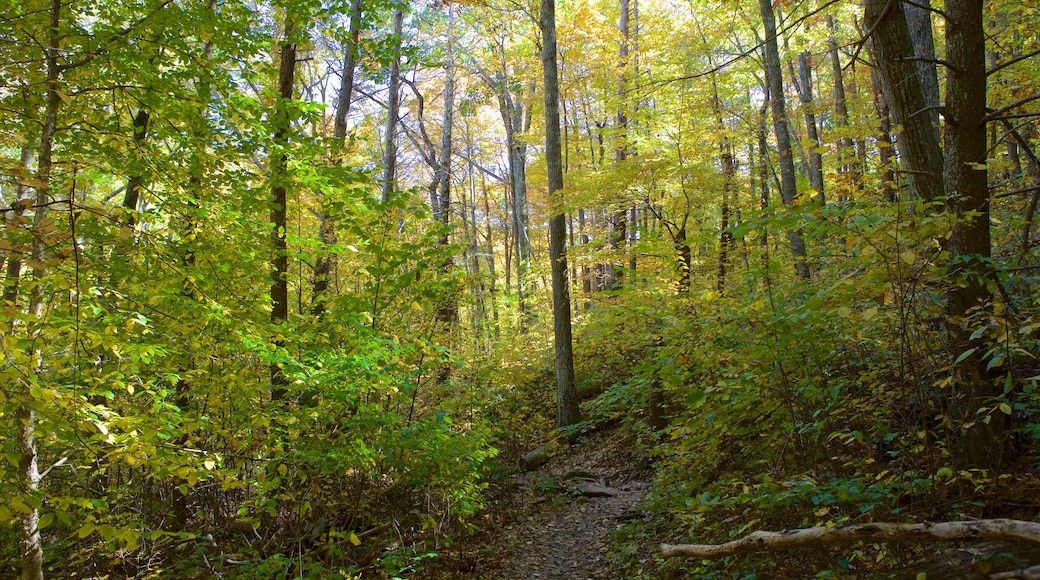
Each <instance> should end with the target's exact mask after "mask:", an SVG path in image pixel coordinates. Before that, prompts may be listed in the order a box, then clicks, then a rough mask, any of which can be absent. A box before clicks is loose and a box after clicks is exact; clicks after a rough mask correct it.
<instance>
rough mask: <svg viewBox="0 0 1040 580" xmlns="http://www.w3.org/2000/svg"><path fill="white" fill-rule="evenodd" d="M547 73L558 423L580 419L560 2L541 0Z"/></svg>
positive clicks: (550, 253) (546, 91) (544, 72)
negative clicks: (563, 142)
mask: <svg viewBox="0 0 1040 580" xmlns="http://www.w3.org/2000/svg"><path fill="white" fill-rule="evenodd" d="M539 20H540V24H541V28H542V73H543V76H544V83H545V159H546V165H547V169H548V182H549V202H550V208H551V209H550V213H551V215H552V217H550V218H549V261H550V265H551V268H552V294H553V337H554V340H555V351H556V357H555V358H556V364H555V366H556V426H557V427H566V426H568V425H573V424H574V423H577V422H578V419H579V415H578V391H577V386H576V385H575V380H574V352H573V347H572V340H571V300H570V291H569V289H568V284H567V248H566V237H567V223H566V218H565V217H564V211H563V157H562V155H561V151H560V84H559V78H558V76H557V71H556V2H555V0H542V6H541V14H540V19H539Z"/></svg>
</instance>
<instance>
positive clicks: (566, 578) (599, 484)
mask: <svg viewBox="0 0 1040 580" xmlns="http://www.w3.org/2000/svg"><path fill="white" fill-rule="evenodd" d="M635 448H636V446H635V445H634V443H633V442H632V441H630V440H627V438H625V437H624V436H622V435H619V434H617V433H610V432H607V433H598V434H594V435H591V436H588V437H587V438H585V439H584V440H583V441H582V442H581V443H580V444H578V445H571V446H565V447H562V448H560V449H558V450H557V452H556V453H555V455H554V456H553V458H552V459H551V460H550V461H549V462H548V463H547V464H546V465H545V466H543V467H542V468H541V469H539V470H538V471H536V472H528V473H527V474H525V475H523V476H520V477H517V478H516V479H515V480H514V484H515V485H516V486H517V499H519V500H520V504H521V505H522V506H526V508H528V509H529V510H530V511H529V514H530V515H528V516H527V518H526V520H524V521H521V522H518V523H517V524H515V525H514V526H513V527H512V529H511V530H507V531H506V533H505V534H503V536H502V539H503V540H504V541H503V542H502V543H501V544H502V551H503V552H504V553H505V554H507V555H506V557H505V558H503V559H502V560H501V561H500V562H499V565H500V566H501V568H499V569H498V570H497V574H494V575H491V577H492V578H498V579H500V580H522V579H538V580H586V579H601V578H612V577H613V575H612V574H611V573H610V567H609V563H608V561H607V549H608V540H609V535H610V533H611V532H612V531H614V530H615V529H616V528H617V527H619V526H621V525H623V524H624V523H625V522H626V521H629V520H632V519H636V518H641V517H642V513H641V512H640V510H639V502H640V500H641V499H642V497H643V493H644V492H645V490H646V488H647V484H646V483H645V482H644V481H643V480H642V479H641V478H640V476H642V475H645V474H642V473H639V471H638V470H637V469H636V468H635V467H634V465H635V464H636V463H637V460H636V459H635V457H634V455H633V452H634V451H635Z"/></svg>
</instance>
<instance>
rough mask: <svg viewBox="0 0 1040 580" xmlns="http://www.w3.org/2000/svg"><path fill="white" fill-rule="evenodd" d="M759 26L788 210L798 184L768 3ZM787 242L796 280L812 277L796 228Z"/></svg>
mask: <svg viewBox="0 0 1040 580" xmlns="http://www.w3.org/2000/svg"><path fill="white" fill-rule="evenodd" d="M758 6H759V10H760V11H761V14H762V23H763V25H764V26H765V34H766V38H765V41H764V47H763V48H764V52H765V60H764V62H763V67H764V68H765V74H766V84H767V85H768V87H769V104H770V106H771V107H772V109H773V134H774V135H775V136H776V148H777V152H778V153H779V155H780V198H781V200H782V201H783V202H784V205H785V206H788V207H791V206H793V205H794V203H795V200H796V199H797V198H798V184H797V182H796V180H795V174H794V155H793V152H792V150H791V135H790V133H789V132H788V129H787V107H786V104H785V99H784V83H783V73H782V72H781V68H780V50H779V48H778V46H777V41H776V36H777V34H776V16H775V15H774V13H773V4H772V2H771V0H759V2H758ZM787 241H788V243H789V244H790V246H791V255H792V256H794V269H795V272H796V273H797V274H798V277H799V278H803V279H808V278H809V277H810V276H811V273H810V270H809V264H808V262H806V249H805V239H804V238H802V234H801V232H800V231H799V230H798V229H797V228H792V229H789V230H788V231H787Z"/></svg>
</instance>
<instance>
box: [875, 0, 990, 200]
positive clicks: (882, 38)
mask: <svg viewBox="0 0 1040 580" xmlns="http://www.w3.org/2000/svg"><path fill="white" fill-rule="evenodd" d="M863 20H864V23H865V25H866V26H867V28H868V29H872V30H873V31H874V33H873V35H872V36H871V40H872V42H871V46H872V47H873V54H874V56H875V61H876V64H877V66H878V69H879V71H880V73H881V82H882V89H883V91H884V94H885V99H884V100H885V101H887V102H888V104H889V105H890V108H891V112H892V116H893V119H894V121H895V124H896V126H898V127H901V128H902V130H901V132H900V133H899V136H898V139H897V141H896V146H897V147H898V148H899V153H900V159H901V160H902V163H903V166H904V169H905V171H906V173H907V177H908V180H909V182H910V189H911V193H912V194H913V195H915V196H916V197H919V198H921V199H923V200H925V201H927V202H930V201H933V200H937V199H939V198H940V197H941V196H942V195H943V186H942V174H943V170H942V167H943V161H942V152H941V151H940V150H939V142H938V140H937V139H936V133H935V131H934V128H933V127H932V124H931V122H930V121H929V118H928V116H927V115H924V114H919V113H921V111H924V110H925V109H926V108H927V102H926V101H925V97H924V92H923V91H922V90H921V83H920V82H919V81H918V72H917V66H916V65H915V64H914V59H915V58H916V57H915V54H914V49H913V46H912V44H911V43H910V33H909V31H908V30H907V26H906V19H905V18H904V17H903V11H902V10H899V9H898V4H897V3H895V2H891V1H890V0H865V1H864V9H863ZM983 141H985V139H983Z"/></svg>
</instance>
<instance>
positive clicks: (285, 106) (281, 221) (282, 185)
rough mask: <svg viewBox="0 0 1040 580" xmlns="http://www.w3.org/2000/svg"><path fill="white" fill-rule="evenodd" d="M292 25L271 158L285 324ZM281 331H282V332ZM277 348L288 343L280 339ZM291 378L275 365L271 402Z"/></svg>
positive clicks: (275, 282)
mask: <svg viewBox="0 0 1040 580" xmlns="http://www.w3.org/2000/svg"><path fill="white" fill-rule="evenodd" d="M294 34H295V30H294V28H293V24H292V22H286V25H285V42H284V43H283V44H282V46H281V49H279V51H278V59H279V67H278V97H277V99H276V101H275V105H274V114H273V116H272V120H271V124H272V129H273V131H272V133H273V139H272V143H273V147H274V152H273V158H272V159H271V323H272V324H273V325H276V326H280V325H284V324H285V323H286V322H287V321H288V319H289V279H288V273H289V254H288V245H287V244H286V237H285V235H286V215H287V211H286V206H287V203H288V201H287V199H288V196H287V193H288V189H289V179H290V178H289V153H288V149H289V130H290V127H291V115H292V113H291V108H292V98H293V82H294V77H295V74H296V43H295V42H293V41H292V36H293V35H294ZM279 332H280V331H279ZM274 344H275V346H276V347H277V348H279V349H280V348H282V347H283V346H284V345H285V341H284V340H283V339H281V338H276V339H275V342H274ZM288 384H289V379H288V377H286V376H285V372H284V370H283V369H282V366H281V365H280V364H279V363H278V362H277V361H274V362H272V363H271V399H272V400H274V401H281V400H282V399H283V398H284V397H285V392H286V387H287V386H288Z"/></svg>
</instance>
